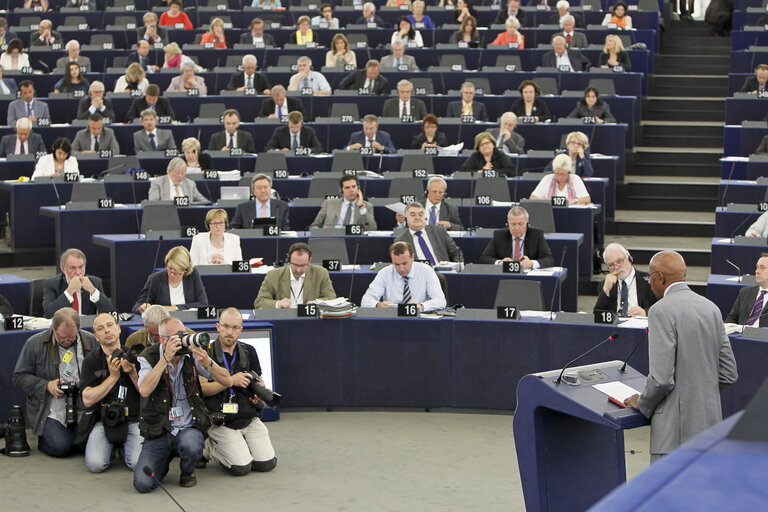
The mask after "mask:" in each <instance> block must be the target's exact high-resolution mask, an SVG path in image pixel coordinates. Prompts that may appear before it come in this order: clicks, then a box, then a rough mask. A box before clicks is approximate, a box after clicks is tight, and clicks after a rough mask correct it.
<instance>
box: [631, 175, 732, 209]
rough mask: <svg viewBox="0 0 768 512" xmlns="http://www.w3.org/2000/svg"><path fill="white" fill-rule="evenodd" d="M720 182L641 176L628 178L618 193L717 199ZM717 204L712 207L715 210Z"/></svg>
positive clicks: (674, 197)
mask: <svg viewBox="0 0 768 512" xmlns="http://www.w3.org/2000/svg"><path fill="white" fill-rule="evenodd" d="M718 187H719V183H717V182H712V183H707V182H706V181H681V180H678V179H675V180H674V181H670V180H654V179H653V178H652V177H651V178H648V179H643V178H639V179H638V180H633V179H632V178H627V179H626V180H625V181H624V183H623V184H621V185H619V186H618V187H617V189H616V193H617V194H619V193H624V194H626V195H627V197H630V198H632V197H644V196H654V197H657V198H659V199H661V198H673V199H676V198H680V197H691V198H692V199H695V200H703V201H706V200H712V201H717V191H718ZM714 208H715V206H713V207H712V209H713V210H714Z"/></svg>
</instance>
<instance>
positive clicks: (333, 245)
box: [309, 238, 349, 265]
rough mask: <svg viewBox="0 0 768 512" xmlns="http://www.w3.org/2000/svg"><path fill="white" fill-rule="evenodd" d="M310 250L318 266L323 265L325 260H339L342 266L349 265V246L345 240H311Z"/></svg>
mask: <svg viewBox="0 0 768 512" xmlns="http://www.w3.org/2000/svg"><path fill="white" fill-rule="evenodd" d="M309 249H310V250H311V251H312V260H313V261H315V262H316V264H317V265H322V263H323V260H339V261H341V264H342V265H349V254H347V244H346V242H345V241H344V239H343V238H310V239H309Z"/></svg>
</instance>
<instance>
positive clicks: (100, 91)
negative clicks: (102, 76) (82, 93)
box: [77, 80, 115, 124]
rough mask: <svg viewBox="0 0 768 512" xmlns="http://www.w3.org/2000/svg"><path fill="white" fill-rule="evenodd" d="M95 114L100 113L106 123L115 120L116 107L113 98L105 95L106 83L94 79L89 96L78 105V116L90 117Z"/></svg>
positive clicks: (80, 117) (79, 117) (81, 117)
mask: <svg viewBox="0 0 768 512" xmlns="http://www.w3.org/2000/svg"><path fill="white" fill-rule="evenodd" d="M93 114H99V115H100V116H101V117H103V118H104V122H105V123H106V124H110V123H112V122H114V121H115V109H114V108H112V100H111V99H109V98H105V97H104V84H103V83H102V82H99V81H98V80H96V81H94V82H93V83H92V84H91V86H90V87H89V88H88V96H86V97H85V98H83V99H82V100H80V103H78V105H77V118H78V119H89V118H90V117H91V116H92V115H93Z"/></svg>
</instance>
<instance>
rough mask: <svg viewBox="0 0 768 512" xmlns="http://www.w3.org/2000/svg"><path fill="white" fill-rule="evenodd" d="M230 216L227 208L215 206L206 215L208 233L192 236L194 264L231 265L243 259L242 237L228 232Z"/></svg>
mask: <svg viewBox="0 0 768 512" xmlns="http://www.w3.org/2000/svg"><path fill="white" fill-rule="evenodd" d="M228 221H229V218H228V217H227V212H226V210H223V209H221V208H214V209H213V210H209V211H208V213H207V214H206V215H205V225H206V226H208V233H198V234H196V235H195V236H193V237H192V249H191V250H190V254H191V256H192V263H193V264H194V265H231V264H232V262H233V261H240V260H242V259H243V251H242V250H241V249H240V237H239V236H237V235H234V234H232V233H226V232H225V231H226V230H227V225H228Z"/></svg>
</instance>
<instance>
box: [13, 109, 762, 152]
mask: <svg viewBox="0 0 768 512" xmlns="http://www.w3.org/2000/svg"><path fill="white" fill-rule="evenodd" d="M766 119H768V116H766ZM5 137H10V135H6V136H5ZM5 137H3V139H5ZM755 153H756V154H758V155H761V154H765V153H768V135H766V136H765V137H763V140H761V141H760V145H759V146H757V149H756V150H755ZM0 156H2V155H0Z"/></svg>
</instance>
